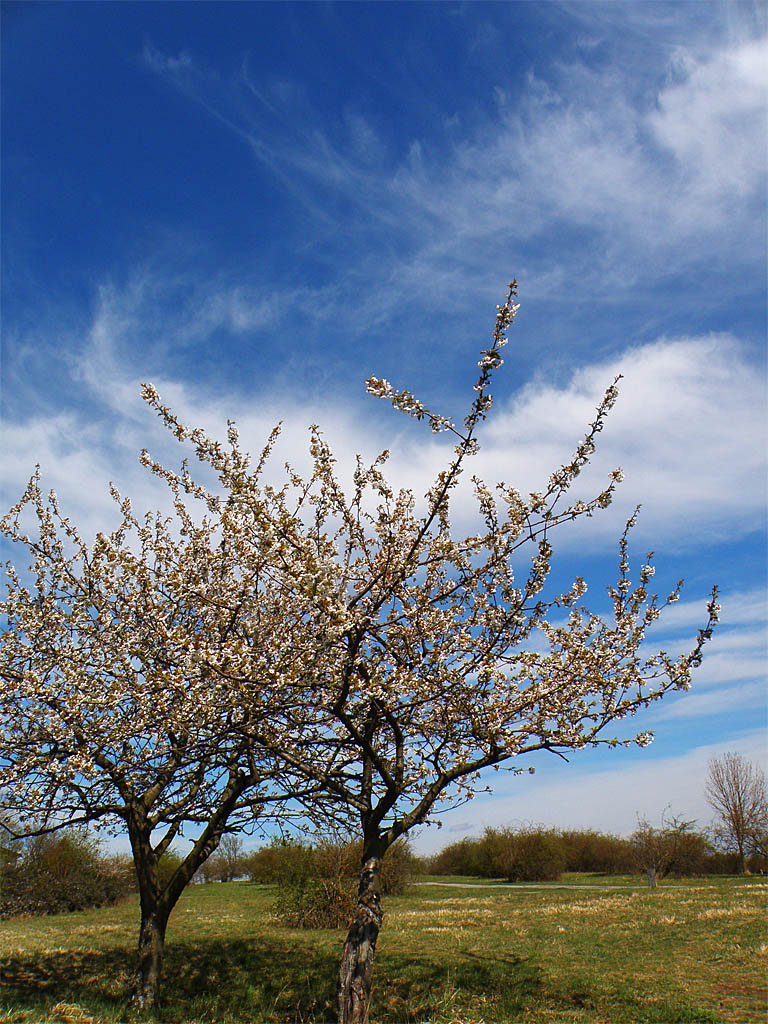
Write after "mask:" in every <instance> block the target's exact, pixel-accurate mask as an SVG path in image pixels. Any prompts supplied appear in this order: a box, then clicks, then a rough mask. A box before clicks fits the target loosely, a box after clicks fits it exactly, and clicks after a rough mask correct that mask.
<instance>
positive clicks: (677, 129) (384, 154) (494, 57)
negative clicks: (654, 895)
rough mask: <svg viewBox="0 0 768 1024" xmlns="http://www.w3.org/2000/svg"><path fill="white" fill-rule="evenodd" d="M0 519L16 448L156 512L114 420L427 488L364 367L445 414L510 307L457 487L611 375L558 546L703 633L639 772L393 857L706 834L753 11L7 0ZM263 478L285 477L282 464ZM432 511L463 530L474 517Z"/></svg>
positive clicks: (739, 634)
mask: <svg viewBox="0 0 768 1024" xmlns="http://www.w3.org/2000/svg"><path fill="white" fill-rule="evenodd" d="M2 46H3V60H2V65H3V70H2V104H3V108H2V133H3V139H2V143H3V156H4V173H3V180H2V190H3V192H2V214H3V233H2V258H3V259H2V262H3V268H2V274H3V279H2V286H3V290H2V316H3V335H2V393H1V399H2V418H3V424H2V429H3V435H4V458H3V460H2V464H0V504H1V505H2V506H3V507H7V506H9V505H10V504H12V503H13V502H14V501H15V500H16V499H17V497H18V495H19V494H20V492H21V491H22V489H23V487H24V484H25V482H26V479H27V478H28V476H29V473H30V471H31V469H32V468H33V467H34V464H35V463H36V462H39V463H40V464H41V466H42V471H43V474H44V480H45V482H46V483H47V484H49V485H50V486H53V487H55V488H56V490H57V492H58V494H59V497H60V499H61V502H62V504H63V505H64V506H65V508H66V509H67V510H68V511H69V512H70V513H71V515H72V518H73V519H75V520H76V521H78V522H81V523H82V524H84V527H85V529H86V530H87V531H90V532H94V531H95V530H97V529H99V528H103V527H104V526H105V525H109V522H110V517H111V516H112V515H113V513H112V508H111V502H110V499H109V496H108V494H107V482H108V481H109V480H114V481H115V483H116V484H117V485H118V486H119V487H120V489H121V490H122V491H123V492H124V493H129V494H131V495H132V496H134V498H135V501H136V503H137V504H138V505H142V504H143V505H145V506H147V507H154V506H156V505H157V503H158V502H160V501H162V500H163V496H162V494H161V493H160V492H158V490H157V488H156V486H155V484H154V483H153V481H152V479H151V478H148V475H147V473H146V471H145V470H143V469H142V468H141V467H140V466H139V464H138V460H137V455H138V452H139V451H140V449H141V448H142V447H143V446H144V445H147V446H148V447H149V448H150V450H151V451H152V452H153V454H158V455H164V456H167V457H168V458H169V460H174V459H175V458H177V453H175V452H174V451H173V449H172V448H168V444H167V441H166V440H165V438H163V437H162V435H161V434H160V432H159V427H158V425H157V423H156V422H155V419H154V417H153V416H152V414H151V412H150V411H149V410H148V409H146V407H144V405H143V403H142V402H141V400H140V397H139V385H140V383H141V381H144V380H151V381H152V382H153V383H154V384H155V386H156V387H157V388H158V390H159V391H160V393H161V395H162V396H163V397H164V399H165V400H166V401H167V402H168V403H169V404H171V405H172V406H173V407H174V408H175V409H176V410H177V411H178V412H179V413H180V415H181V416H182V418H183V419H185V420H186V421H187V422H190V423H194V424H195V425H200V426H203V427H206V428H208V429H209V430H211V431H212V432H214V433H217V434H221V433H223V430H224V427H225V421H226V419H227V417H232V418H234V419H236V420H237V421H238V423H239V424H240V426H241V428H242V432H243V434H244V436H245V438H246V439H247V440H249V441H250V442H251V443H252V446H253V447H254V448H255V447H256V445H258V444H259V442H260V440H262V439H263V438H264V437H265V436H266V433H267V432H268V430H269V428H270V427H271V425H272V424H273V423H274V421H275V420H277V419H283V420H284V421H285V431H284V437H283V442H282V445H283V447H282V449H281V451H280V455H281V456H283V457H290V458H291V459H292V460H293V461H294V462H297V463H299V464H301V461H302V459H303V458H304V456H303V452H304V451H305V448H306V426H307V425H308V424H309V423H311V422H313V421H316V422H318V423H320V424H321V425H322V426H323V427H324V429H325V432H326V434H327V436H328V438H329V440H330V441H331V443H332V445H333V446H334V447H335V449H336V450H337V452H338V455H339V458H340V461H341V462H342V465H351V461H352V456H353V454H354V453H355V452H356V451H360V452H362V453H363V454H364V455H368V456H372V455H374V454H375V453H376V452H377V451H378V450H379V449H380V448H382V447H389V448H391V449H392V451H393V458H392V474H393V476H394V478H395V480H396V482H397V483H398V484H403V485H409V486H412V487H414V489H415V491H416V493H417V494H419V495H420V494H423V492H424V491H425V490H426V487H427V485H428V479H429V477H430V475H432V474H433V473H434V472H435V471H436V470H437V469H438V468H439V467H440V465H441V463H442V462H444V460H445V458H446V451H447V450H448V449H447V448H446V444H445V443H444V441H443V440H442V439H440V438H437V439H435V438H433V437H432V436H431V435H430V434H429V432H428V431H424V430H423V429H420V426H419V425H418V424H414V423H412V422H411V421H408V420H404V419H403V418H402V417H397V415H396V414H395V413H394V412H393V411H392V410H388V409H387V408H386V407H385V406H384V404H383V403H378V404H377V403H376V402H375V401H374V400H373V399H370V398H367V397H366V396H365V394H364V387H363V381H364V379H365V378H366V377H367V376H368V375H369V374H371V373H374V374H376V375H378V376H382V377H386V378H387V379H389V380H391V381H392V383H393V384H394V385H395V386H396V387H407V388H409V389H410V390H413V391H415V392H416V394H417V395H418V396H419V397H420V398H422V400H424V401H425V402H426V403H427V404H428V405H430V407H432V406H435V407H436V408H437V410H438V411H440V412H443V413H445V414H447V415H453V416H461V415H463V413H464V411H465V410H466V407H467V406H468V404H469V402H470V400H471V383H472V381H473V380H474V379H475V378H474V376H473V374H475V373H476V367H475V362H476V358H477V352H478V351H479V349H480V348H483V347H484V346H485V344H486V341H487V339H488V338H489V335H490V330H491V328H492V324H493V317H494V312H495V304H496V302H498V301H501V300H502V299H503V297H504V295H505V286H506V283H507V282H508V280H510V278H511V277H513V276H515V277H517V279H518V281H519V289H520V301H521V309H520V312H519V314H518V319H517V323H516V325H515V327H514V328H513V332H512V335H511V338H510V346H509V348H508V349H507V350H506V364H505V366H504V368H503V370H502V371H501V373H500V375H499V376H498V378H497V382H496V388H495V399H496V403H495V408H494V412H493V415H492V417H491V418H490V420H489V422H488V424H487V427H486V428H485V431H484V434H483V437H482V442H483V450H482V453H481V455H480V456H479V458H478V471H479V472H480V473H481V474H482V475H483V476H484V477H485V478H486V480H487V481H488V482H494V481H496V480H499V479H504V480H505V481H506V482H507V483H509V484H515V485H517V486H519V487H520V489H521V490H532V489H534V488H536V487H537V486H539V485H540V484H541V483H542V482H543V481H544V480H545V479H546V477H547V476H548V475H549V473H550V472H551V471H552V470H553V469H554V468H555V467H556V466H557V465H558V464H559V463H560V462H561V461H563V459H564V458H565V457H567V455H568V454H569V451H570V449H571V447H572V446H573V444H574V443H575V442H576V441H577V440H578V438H579V437H580V436H581V435H582V433H583V431H584V428H585V425H586V423H587V422H588V421H589V419H590V418H591V413H592V410H593V408H594V406H595V405H596V404H597V401H598V400H599V397H600V395H601V393H602V391H603V389H604V388H605V387H606V386H607V385H608V384H609V383H610V382H611V380H612V379H613V377H614V376H615V374H616V373H619V372H621V373H623V374H624V381H623V382H622V394H621V398H620V399H619V403H618V405H617V407H616V408H615V410H614V411H613V413H612V414H611V417H610V421H609V424H608V426H607V427H606V429H605V431H604V433H603V435H602V436H601V445H600V449H599V451H598V454H597V457H596V459H595V463H594V473H593V474H592V475H591V476H588V477H587V479H586V481H585V484H584V486H585V487H586V488H589V484H590V481H591V484H592V488H597V487H600V486H601V482H602V480H603V479H604V476H605V473H606V472H607V471H608V470H610V469H612V468H613V467H614V466H616V465H621V466H622V468H623V470H624V473H625V483H624V484H623V485H622V487H621V490H620V494H619V497H618V499H617V501H616V503H615V505H614V506H613V507H612V508H611V509H610V510H608V511H607V512H606V513H605V514H603V515H602V516H601V517H599V519H598V518H596V519H593V520H591V521H590V522H589V524H588V525H585V527H579V528H578V529H576V530H573V531H571V532H570V533H568V532H567V531H566V532H564V533H563V534H562V535H561V536H560V538H559V539H557V540H556V542H555V549H556V553H557V555H558V558H559V563H558V565H559V570H558V571H559V573H560V574H561V576H562V578H563V579H565V578H566V577H568V575H569V574H573V573H575V572H581V573H583V574H584V575H586V576H587V578H588V581H589V582H590V583H591V584H592V593H594V594H598V593H599V592H600V588H601V586H602V585H603V584H604V583H607V582H610V578H611V573H612V572H613V571H614V565H615V551H616V540H617V537H618V535H619V533H620V532H621V527H622V525H623V521H624V520H625V519H626V518H627V516H628V514H629V513H630V512H631V510H632V508H633V507H634V505H635V504H636V503H637V502H642V504H643V511H642V515H641V519H640V522H639V524H638V527H637V529H636V530H635V536H634V541H633V545H634V552H635V555H636V556H637V558H638V559H639V558H641V557H642V556H643V555H644V553H645V551H646V550H648V549H649V548H652V549H653V550H654V551H655V552H656V562H657V565H658V570H657V580H658V582H659V588H660V589H661V590H665V589H666V588H667V586H669V588H670V589H671V585H672V584H674V582H675V581H676V580H677V579H678V578H679V577H680V576H684V577H685V578H686V580H687V586H686V589H685V592H684V599H683V601H681V603H680V604H679V605H678V606H676V607H675V609H674V614H673V615H671V616H669V618H668V620H667V625H666V626H665V625H663V624H660V626H659V630H658V634H657V645H659V646H667V647H668V648H669V649H673V648H675V647H676V646H678V645H681V644H682V642H683V640H684V639H685V638H686V636H691V635H693V633H694V632H695V629H696V628H697V627H698V625H700V624H701V623H702V619H703V607H704V603H705V600H706V595H707V593H708V591H709V589H710V587H711V586H712V584H713V583H715V582H716V583H719V584H720V586H721V588H722V593H723V600H722V604H723V616H722V622H723V624H722V628H721V629H720V631H719V633H718V636H717V638H716V640H715V641H714V642H713V644H712V645H711V648H710V656H709V657H708V658H707V659H706V660H705V663H704V665H703V667H702V668H701V669H700V671H699V672H698V673H697V675H696V678H695V685H694V689H693V690H692V691H691V693H690V694H688V695H685V696H682V697H675V698H673V699H671V700H670V701H669V702H666V701H665V702H664V704H663V705H660V706H659V707H658V708H657V709H655V710H654V712H653V714H652V715H648V716H647V720H646V719H644V720H643V723H642V726H643V727H648V728H653V729H654V730H655V732H656V737H657V739H656V742H655V743H654V745H653V746H651V747H650V748H649V749H647V750H644V751H639V750H634V751H624V752H606V753H599V754H598V753H591V754H588V755H586V754H585V755H583V756H579V757H576V758H574V760H573V762H572V763H571V765H570V766H566V765H564V764H563V763H562V762H561V761H559V760H557V761H556V763H551V764H550V763H548V762H542V763H537V775H536V776H534V777H533V778H532V779H531V778H529V777H525V778H524V779H512V778H509V779H506V778H504V777H500V778H498V779H496V780H494V781H495V782H496V787H495V788H496V794H495V796H494V798H493V799H488V798H483V799H479V800H477V801H476V802H475V803H474V804H472V805H470V806H469V807H465V808H461V809H459V810H457V811H455V812H452V813H451V814H449V815H447V816H446V819H445V823H444V829H443V831H442V833H439V834H436V833H434V832H430V833H428V834H426V835H424V836H422V838H421V840H420V845H421V847H422V848H423V849H428V848H432V847H434V846H435V845H439V844H440V843H441V842H442V841H444V840H449V839H452V838H456V836H457V835H460V834H465V832H466V831H467V830H469V831H477V830H479V829H480V828H481V827H482V826H483V825H485V824H489V823H491V824H493V823H508V822H512V821H516V820H535V821H543V822H546V823H549V824H554V825H563V826H566V825H569V826H570V825H580V824H583V825H589V826H593V827H599V828H605V829H611V830H615V831H618V832H627V831H631V829H632V828H633V826H634V823H635V820H636V815H637V814H641V815H645V816H647V817H649V818H651V819H654V820H655V819H658V818H659V817H660V815H661V813H662V811H663V810H664V808H665V807H667V806H668V805H671V807H672V810H673V812H677V813H681V814H683V815H685V816H686V817H696V818H698V819H699V821H700V823H701V824H704V823H706V822H707V821H708V820H709V817H710V814H709V811H708V809H707V807H706V804H705V802H704V798H703V788H704V776H705V774H706V762H707V759H708V758H709V757H711V756H714V755H717V754H721V753H723V752H724V751H726V750H735V751H739V752H741V753H743V754H745V756H747V757H749V758H750V759H753V760H758V761H760V762H761V763H763V764H765V761H766V743H765V740H766V731H765V727H766V689H765V665H766V620H767V619H768V608H767V605H768V602H767V600H766V531H765V509H766V441H765V438H766V376H765V374H766V365H765V364H766V246H765V238H766V199H765V186H766V126H765V124H766V122H765V114H766V98H767V89H768V46H767V45H766V9H765V7H764V5H759V4H749V3H744V4H742V3H731V4H720V3H674V4H664V3H641V4H623V3H599V4H591V3H574V4H568V3H564V4H563V3H555V2H548V3H543V2H535V3H506V4H505V3H494V4H485V3H464V4H450V3H445V4H419V3H401V4H394V3H393V4H387V3H377V4H355V3H340V4H313V3H302V4H291V3H268V4H250V3H232V4H229V3H215V4H211V3H161V4H159V3H158V4H156V3H130V2H127V3H113V4H107V3H102V4H85V3H83V4H70V3H55V4H46V3H28V2H24V3H5V4H3V40H2ZM279 461H280V460H279V459H278V462H279ZM455 514H456V519H457V521H458V523H459V524H460V525H461V524H465V523H468V522H469V521H470V520H471V509H470V503H469V500H468V496H464V495H460V496H459V497H458V499H457V507H456V512H455Z"/></svg>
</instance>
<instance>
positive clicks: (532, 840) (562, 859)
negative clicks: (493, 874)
mask: <svg viewBox="0 0 768 1024" xmlns="http://www.w3.org/2000/svg"><path fill="white" fill-rule="evenodd" d="M488 831H489V832H490V831H491V830H490V829H489V830H488ZM493 838H494V843H495V845H496V847H497V852H496V853H495V865H496V868H497V873H498V874H499V875H501V876H503V877H504V878H506V879H508V880H509V881H510V882H554V881H557V879H558V878H559V877H560V875H561V874H562V873H563V871H564V870H565V865H566V851H565V844H564V843H563V840H562V838H561V837H560V835H559V834H558V833H557V832H555V831H553V830H549V829H543V828H537V827H533V826H526V827H524V828H521V829H518V830H516V831H512V830H510V829H505V830H504V831H501V832H499V833H497V834H496V835H495V836H494V837H493Z"/></svg>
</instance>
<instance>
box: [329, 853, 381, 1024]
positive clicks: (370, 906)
mask: <svg viewBox="0 0 768 1024" xmlns="http://www.w3.org/2000/svg"><path fill="white" fill-rule="evenodd" d="M380 875H381V857H380V856H378V854H371V855H368V856H365V857H364V858H363V868H362V871H361V873H360V885H359V887H358V891H357V909H356V911H355V916H354V918H353V919H352V924H351V925H350V928H349V932H348V933H347V938H346V941H345V943H344V949H343V951H342V954H341V963H340V964H339V980H338V985H337V995H338V1000H339V1024H367V1022H368V1008H369V1005H370V1001H371V982H372V980H373V958H374V954H375V953H376V940H377V939H378V937H379V930H380V929H381V923H382V921H383V919H384V915H383V913H382V910H381V900H380V897H379V878H380Z"/></svg>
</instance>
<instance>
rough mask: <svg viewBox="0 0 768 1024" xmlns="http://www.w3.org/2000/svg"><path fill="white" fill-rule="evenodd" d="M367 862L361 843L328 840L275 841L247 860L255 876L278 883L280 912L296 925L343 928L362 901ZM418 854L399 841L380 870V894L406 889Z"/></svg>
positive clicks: (288, 921)
mask: <svg viewBox="0 0 768 1024" xmlns="http://www.w3.org/2000/svg"><path fill="white" fill-rule="evenodd" d="M361 860H362V845H361V844H360V843H359V842H343V841H338V840H323V841H321V842H319V843H318V844H317V845H316V846H314V847H313V846H309V845H307V844H303V843H298V842H286V841H284V840H275V841H273V842H272V843H271V844H270V846H267V847H263V848H262V849H261V850H257V851H256V852H255V853H253V854H251V855H250V856H249V857H248V858H247V859H246V864H247V869H248V872H249V875H250V877H251V879H253V880H254V881H260V882H270V883H272V884H274V885H276V886H277V889H278V893H277V901H276V904H275V911H276V913H277V915H278V916H279V917H280V918H281V920H283V921H284V922H285V923H286V924H288V925H289V926H291V927H294V928H339V927H342V926H346V925H347V924H348V923H349V919H350V918H351V916H352V914H353V912H354V908H355V904H356V901H357V886H358V880H359V876H360V866H361ZM415 860H416V858H415V857H414V855H413V852H412V851H411V848H410V846H409V845H408V843H406V842H402V841H401V842H398V843H394V844H393V845H392V846H391V847H390V848H389V850H388V851H387V853H386V855H385V857H384V861H383V863H382V870H381V893H382V895H383V896H391V895H395V894H398V893H402V892H403V891H404V890H405V887H406V885H407V883H408V879H409V877H410V875H411V874H412V873H413V870H414V861H415Z"/></svg>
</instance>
